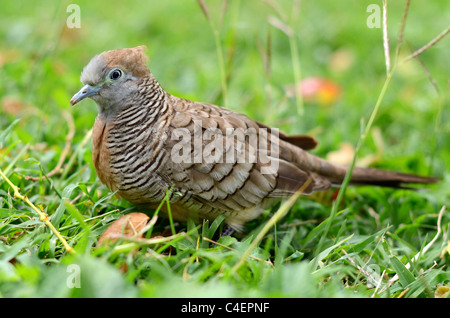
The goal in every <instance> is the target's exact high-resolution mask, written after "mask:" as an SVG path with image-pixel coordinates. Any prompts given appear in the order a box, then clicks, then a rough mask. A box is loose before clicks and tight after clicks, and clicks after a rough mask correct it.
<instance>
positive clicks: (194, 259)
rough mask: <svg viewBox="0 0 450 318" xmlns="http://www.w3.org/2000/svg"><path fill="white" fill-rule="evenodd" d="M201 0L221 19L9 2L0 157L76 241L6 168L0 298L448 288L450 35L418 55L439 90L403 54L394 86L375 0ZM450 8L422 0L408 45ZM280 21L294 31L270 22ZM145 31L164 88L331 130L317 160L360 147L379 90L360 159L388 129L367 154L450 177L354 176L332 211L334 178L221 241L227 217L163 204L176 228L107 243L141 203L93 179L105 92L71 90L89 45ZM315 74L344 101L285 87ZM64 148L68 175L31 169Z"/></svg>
mask: <svg viewBox="0 0 450 318" xmlns="http://www.w3.org/2000/svg"><path fill="white" fill-rule="evenodd" d="M205 2H206V4H207V6H208V12H209V17H210V20H209V21H208V20H207V18H206V16H205V14H204V12H203V11H202V10H201V8H200V6H199V5H198V3H197V2H196V1H184V2H183V4H182V5H181V4H180V2H179V1H173V0H170V1H148V2H145V3H143V2H137V1H127V2H123V1H108V2H99V3H97V2H96V3H92V2H88V1H81V2H79V5H80V8H81V28H80V29H67V28H66V27H65V22H66V19H67V17H68V13H66V8H67V5H68V4H69V3H62V4H56V3H55V2H54V1H40V2H39V3H38V2H25V1H7V2H5V3H4V4H2V10H1V13H0V39H2V40H1V42H0V67H1V71H0V83H2V85H0V114H1V115H0V169H1V171H2V172H3V173H4V174H5V175H6V176H7V177H8V178H9V179H10V180H11V182H12V183H13V184H14V185H16V186H17V187H19V188H20V193H21V194H22V195H26V196H27V197H28V198H29V200H30V202H32V204H34V205H35V206H36V207H38V208H40V209H42V211H43V212H45V213H46V214H48V216H49V219H50V222H51V223H52V224H53V226H54V227H55V228H56V230H57V231H59V232H60V233H61V234H62V235H63V237H64V238H65V240H67V243H68V244H69V245H70V246H71V247H73V248H74V251H75V253H70V252H68V251H67V250H66V249H65V248H64V246H63V244H62V243H61V241H60V240H59V239H58V238H57V237H56V236H55V235H54V234H53V232H52V231H51V230H50V229H49V227H48V226H46V225H45V224H44V223H43V222H42V220H40V218H39V216H38V215H37V213H36V212H35V211H34V210H33V209H32V208H31V207H30V205H28V204H27V203H25V202H24V201H23V200H20V199H18V198H14V192H13V190H12V188H11V186H10V185H9V184H8V183H7V182H5V181H4V180H3V179H0V296H2V297H37V296H38V297H113V296H119V297H127V296H128V297H411V298H415V297H434V294H435V292H436V290H437V289H438V288H439V287H440V286H448V285H449V281H450V273H449V270H448V266H449V264H450V255H449V249H450V247H449V243H448V242H449V234H450V231H449V213H448V209H449V207H450V174H449V172H448V163H449V162H450V150H449V149H450V138H449V136H450V125H449V122H450V121H449V119H450V118H449V112H448V109H447V108H448V107H446V106H448V104H449V94H448V87H449V82H448V81H449V77H448V74H450V64H449V63H448V52H449V47H450V40H449V37H445V38H443V39H442V40H440V41H439V42H438V43H437V44H436V45H434V46H433V47H431V48H429V49H428V50H426V51H425V52H424V53H423V54H421V55H420V60H421V61H422V63H423V65H425V66H426V68H427V70H428V71H429V73H430V74H431V77H432V78H433V81H435V83H436V86H434V85H433V84H432V82H431V81H430V78H429V76H428V75H427V73H426V72H425V70H424V68H423V67H422V66H421V64H420V63H419V61H418V60H417V59H414V60H411V61H408V62H405V63H400V64H398V65H397V67H396V69H395V72H394V73H393V76H392V79H391V80H390V82H389V85H388V86H387V90H386V92H385V93H383V94H382V87H383V83H384V82H385V80H386V67H385V59H384V52H383V38H382V30H381V28H380V29H369V28H368V27H367V26H366V19H367V17H368V15H369V14H370V13H367V12H366V8H367V6H368V5H369V4H370V3H378V2H375V1H356V0H354V1H347V2H345V5H344V4H343V3H342V2H339V1H332V0H327V1H320V3H319V2H316V1H301V4H300V11H299V12H298V14H297V15H296V16H295V15H292V10H291V8H292V5H293V4H292V2H291V1H266V2H260V1H229V3H228V5H227V6H226V11H224V8H225V7H224V6H223V2H222V1H205ZM271 4H272V5H271ZM379 5H380V8H381V7H382V3H381V1H380V2H379ZM403 9H404V2H400V1H395V2H392V3H391V2H389V4H388V32H389V33H388V34H389V38H390V48H391V51H390V52H391V60H392V63H394V56H395V55H394V54H395V47H396V44H397V38H398V34H399V31H400V27H401V21H402V15H403ZM449 9H450V6H449V4H448V1H444V0H442V1H430V2H415V1H413V2H412V3H411V7H410V10H409V12H408V17H407V20H406V26H405V33H404V43H403V46H402V48H401V50H400V57H401V58H404V57H406V56H407V55H409V54H410V53H411V52H412V51H414V50H416V49H419V48H420V47H422V46H423V45H425V44H426V43H428V42H429V41H431V40H432V39H433V38H434V37H435V36H437V35H438V34H439V33H441V32H442V31H443V30H445V29H446V28H447V27H448V17H447V16H446V15H445V14H444V13H445V12H448V10H449ZM271 17H272V20H270V21H272V22H273V17H275V18H276V19H277V20H278V21H279V22H281V23H282V24H284V25H285V26H287V27H288V28H290V29H291V30H292V34H289V33H288V34H286V32H283V30H281V29H280V28H279V27H276V26H274V25H273V23H272V24H271V23H269V19H270V18H271ZM424 21H427V22H426V23H424ZM215 30H216V31H217V32H215ZM142 44H145V45H147V46H148V54H149V56H150V62H149V66H150V69H151V71H152V73H153V74H154V75H155V77H156V78H157V79H158V80H159V81H160V83H161V85H162V86H163V87H164V88H165V89H166V90H167V91H168V92H170V93H172V94H174V95H178V96H182V97H185V98H190V99H193V100H197V101H203V102H210V103H215V104H219V105H223V106H226V107H228V108H231V109H234V110H237V111H239V112H242V113H245V114H247V115H248V116H250V117H252V118H254V119H256V120H259V121H262V122H265V123H266V124H268V125H272V126H275V127H279V128H280V129H281V130H283V131H285V132H287V133H311V134H313V135H314V137H316V138H317V139H318V140H319V142H320V144H319V146H318V148H317V149H316V150H314V151H313V152H314V153H315V154H317V155H320V156H323V157H325V156H326V155H327V154H328V153H329V152H331V151H335V150H337V149H339V145H340V144H341V143H342V142H349V143H351V144H353V145H355V146H356V144H357V142H358V140H359V139H360V137H361V134H362V128H363V127H361V122H363V124H364V125H367V122H368V119H369V116H370V114H371V112H372V111H373V109H374V106H375V104H376V102H377V100H378V99H379V98H380V97H381V100H380V104H379V108H378V111H377V113H376V116H375V117H374V121H373V126H372V127H371V128H372V129H371V130H370V131H369V133H368V134H367V138H366V139H365V140H364V142H363V143H362V144H361V148H360V153H359V157H365V156H367V155H370V154H373V153H376V152H377V151H378V150H379V149H378V144H377V142H376V139H375V138H374V137H373V135H372V134H371V132H373V131H374V128H377V129H379V131H380V133H381V139H382V141H383V145H384V146H383V151H382V152H381V158H379V159H378V160H377V161H375V162H373V164H372V166H374V167H380V168H385V169H393V170H399V171H405V172H413V173H418V174H432V175H436V176H438V177H440V178H441V182H440V183H439V184H437V185H434V186H430V187H427V188H428V189H427V190H424V191H408V190H392V189H383V188H377V187H360V188H352V187H348V188H347V189H346V191H345V195H344V196H343V197H342V201H341V202H340V203H339V205H336V206H335V208H334V210H333V211H334V212H335V213H334V214H333V217H330V214H331V211H332V209H333V204H334V203H335V202H336V192H335V191H329V192H325V193H320V194H316V195H314V196H312V197H307V198H300V199H299V200H297V202H296V203H295V204H294V205H293V206H292V207H291V208H290V212H289V213H287V214H286V216H284V217H283V218H282V219H281V220H280V221H279V222H277V223H276V225H275V226H274V227H270V228H268V227H266V228H264V226H265V224H266V223H267V221H268V220H269V219H270V218H271V217H272V216H273V215H274V214H275V213H276V212H277V210H278V207H274V208H273V209H272V210H271V211H267V212H266V213H265V214H264V215H262V216H261V217H259V218H258V219H256V220H254V221H252V222H250V223H249V224H247V225H246V229H245V232H244V233H242V234H236V235H234V236H233V237H229V236H226V237H222V238H220V239H217V236H218V233H219V232H220V230H221V228H222V226H223V224H222V220H217V221H215V222H212V223H209V222H206V223H204V224H200V225H198V224H194V223H193V222H188V223H178V222H176V223H175V224H173V223H172V222H170V221H169V220H168V219H166V218H164V216H163V215H160V216H159V217H158V221H157V222H156V224H155V225H154V227H153V228H152V229H151V232H152V233H159V232H163V231H165V232H168V233H171V229H172V228H173V227H174V228H175V230H176V231H177V233H179V235H177V236H174V237H173V239H172V240H170V241H169V242H160V243H155V242H154V241H152V240H151V239H150V238H148V237H147V236H146V237H145V238H144V239H143V240H140V241H136V240H134V241H133V240H129V241H121V242H117V243H116V244H114V245H112V246H109V247H98V246H97V240H98V238H99V236H100V235H101V234H102V233H103V231H104V230H105V229H106V228H107V227H108V226H109V225H110V224H111V223H112V222H113V221H114V220H115V219H117V218H119V217H120V216H122V215H123V214H125V213H128V212H132V211H140V210H138V209H137V208H135V207H133V206H132V205H131V204H129V203H127V202H126V201H122V200H119V199H117V198H115V197H114V196H113V195H112V193H111V192H110V191H109V190H108V189H107V188H106V187H105V186H104V185H102V184H101V183H100V182H99V180H98V178H97V176H96V173H95V170H94V167H93V165H92V159H91V144H90V140H89V131H90V129H91V127H92V125H93V122H94V119H95V116H96V106H95V105H94V102H92V101H90V100H89V101H84V102H83V103H81V104H79V105H77V106H76V107H74V108H73V109H72V108H70V104H69V100H70V98H71V96H72V95H73V94H74V93H75V92H77V91H78V89H79V88H80V87H81V83H80V82H79V75H80V72H81V70H82V68H83V67H84V65H86V64H87V62H88V61H89V60H90V58H92V56H94V55H95V54H98V53H100V52H102V51H104V50H109V49H115V48H120V47H133V46H137V45H142ZM336 52H341V53H342V52H343V53H344V56H346V58H347V59H348V62H349V64H348V66H347V68H345V69H342V70H338V69H336V67H335V66H336V64H333V63H332V61H333V59H334V58H336ZM293 56H294V57H295V56H298V58H299V60H294V61H293V60H292V57H293ZM264 61H266V64H265V63H264ZM265 66H266V67H265ZM313 76H317V77H323V78H327V79H330V80H331V81H333V82H335V83H337V84H338V85H339V86H340V87H341V94H340V96H339V98H338V100H336V101H335V102H333V103H332V104H331V105H327V106H326V105H321V104H320V103H317V102H311V101H308V100H303V99H302V98H301V97H297V98H295V97H294V98H286V97H285V96H286V87H287V86H289V85H292V84H293V83H294V82H295V80H296V78H297V79H298V78H299V77H302V78H307V77H313ZM225 101H226V105H224V103H225ZM17 119H18V121H17ZM72 124H73V127H72ZM71 127H72V128H71ZM364 127H365V126H364ZM71 132H74V135H73V138H68V142H66V140H67V136H68V135H70V133H71ZM69 137H70V136H69ZM66 143H67V144H68V145H69V148H68V153H67V156H65V157H64V161H63V163H62V166H61V169H60V171H57V173H55V174H53V175H52V176H51V177H48V178H45V177H44V178H42V179H41V180H40V181H33V180H29V179H27V178H25V176H34V177H39V176H43V175H44V174H47V173H49V172H50V171H52V170H53V169H54V168H55V166H57V164H58V161H59V159H60V157H61V155H62V154H63V153H64V148H65V146H66ZM443 206H447V210H444V211H443V213H442V219H441V222H440V228H441V231H440V232H439V233H438V227H437V225H438V216H439V212H440V211H441V209H442V208H443ZM146 212H147V213H148V214H149V215H150V217H151V216H152V215H153V211H146ZM263 229H264V231H265V230H266V229H268V231H267V233H266V234H265V235H264V236H259V237H258V234H259V233H261V231H263ZM435 237H436V239H435V240H434V238H435ZM215 241H217V244H215V243H214V242H215ZM430 243H431V244H430ZM445 249H447V252H445ZM247 255H248V257H247ZM73 264H75V265H78V266H79V269H80V273H81V276H80V281H79V283H80V286H81V288H69V287H70V283H73V282H76V280H72V278H73V276H70V275H71V274H73V273H74V272H73V267H71V266H70V265H73ZM408 264H409V265H408ZM68 281H69V285H68V284H67V282H68Z"/></svg>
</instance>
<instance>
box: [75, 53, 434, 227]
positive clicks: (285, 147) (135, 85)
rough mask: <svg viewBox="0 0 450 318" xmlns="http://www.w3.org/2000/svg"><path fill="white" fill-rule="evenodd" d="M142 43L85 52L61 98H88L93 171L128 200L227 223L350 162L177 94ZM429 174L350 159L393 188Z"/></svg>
mask: <svg viewBox="0 0 450 318" xmlns="http://www.w3.org/2000/svg"><path fill="white" fill-rule="evenodd" d="M146 49H147V48H146V46H144V45H141V46H138V47H133V48H120V49H115V50H110V51H105V52H102V53H100V54H98V55H96V56H94V57H93V58H92V59H91V60H90V61H89V63H88V64H87V65H86V66H85V67H84V69H83V71H82V73H81V77H80V80H81V82H82V84H83V85H84V86H83V87H82V88H81V89H80V91H79V92H77V93H76V94H75V95H74V96H73V97H72V99H71V100H70V104H71V105H72V106H74V105H75V104H77V103H79V102H80V101H81V100H83V99H85V98H90V99H92V100H94V101H95V103H96V104H97V108H98V115H97V117H96V119H95V123H94V126H93V130H92V131H93V132H92V161H93V165H94V167H95V170H96V172H97V175H98V177H99V179H100V181H101V182H102V183H103V184H105V185H106V186H107V187H108V188H109V189H110V190H111V191H113V192H115V193H116V196H118V197H119V198H123V199H125V200H127V201H129V202H131V203H132V204H134V205H139V206H141V205H144V206H149V207H150V206H155V205H158V204H159V203H160V202H162V201H163V200H165V199H167V197H166V196H168V200H169V202H170V209H171V211H170V213H171V215H172V217H173V219H175V220H178V221H186V220H187V219H189V218H192V219H194V220H197V221H199V220H211V221H212V220H215V219H216V218H217V217H218V216H220V215H223V216H224V217H225V218H224V220H225V224H226V225H227V226H228V227H230V228H231V229H232V230H235V231H239V232H241V231H243V229H244V225H245V224H246V223H247V222H249V221H251V220H253V219H255V218H257V217H258V216H260V215H261V214H262V213H263V212H264V211H266V210H267V209H269V208H270V207H272V206H273V205H275V204H276V203H277V202H280V200H283V199H286V198H289V197H291V196H292V195H294V194H295V193H296V192H297V191H301V192H302V195H310V194H312V193H314V192H316V191H324V190H328V189H330V188H332V187H339V186H340V185H341V184H342V182H343V180H344V178H345V176H346V174H347V171H348V169H349V167H348V166H345V165H341V164H337V163H332V162H329V161H327V160H325V159H322V158H320V157H319V156H316V155H314V154H312V153H311V152H310V151H309V150H311V149H314V148H315V147H316V146H317V144H318V142H317V141H316V139H315V138H313V137H310V136H308V135H288V134H286V133H284V132H281V131H279V130H278V129H277V128H274V127H270V126H267V125H265V124H263V123H260V122H258V121H256V120H253V119H251V118H249V117H248V116H246V115H245V114H241V113H239V112H236V111H233V110H230V109H227V108H224V107H220V106H216V105H212V104H208V103H203V102H196V101H191V100H188V99H185V98H181V97H176V96H174V95H171V94H170V93H168V92H166V91H165V90H164V89H163V88H162V86H161V85H160V84H159V83H158V81H157V80H156V78H155V77H154V76H153V74H152V73H151V72H150V70H149V68H148V67H147V61H148V57H147V55H146ZM435 182H437V178H435V177H431V176H419V175H415V174H409V173H401V172H396V171H388V170H381V169H376V168H361V167H354V169H353V171H352V174H351V179H350V184H351V185H374V186H385V187H392V188H402V187H406V185H408V184H410V183H418V184H429V183H435Z"/></svg>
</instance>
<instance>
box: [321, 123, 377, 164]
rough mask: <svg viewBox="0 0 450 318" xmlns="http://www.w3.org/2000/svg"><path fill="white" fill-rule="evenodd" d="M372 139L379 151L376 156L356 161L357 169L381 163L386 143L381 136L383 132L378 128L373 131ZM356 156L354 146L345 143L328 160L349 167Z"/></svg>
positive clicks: (329, 154)
mask: <svg viewBox="0 0 450 318" xmlns="http://www.w3.org/2000/svg"><path fill="white" fill-rule="evenodd" d="M372 137H373V139H374V142H375V145H376V147H377V151H376V152H375V153H374V154H368V155H366V156H365V157H362V158H358V159H357V161H356V166H357V167H364V168H367V167H369V166H371V165H373V164H374V163H376V162H378V161H380V160H381V158H382V157H383V152H384V142H383V137H382V136H381V130H380V129H379V128H378V127H374V128H373V129H372ZM354 155H355V148H354V147H353V145H352V144H350V143H348V142H343V143H341V144H340V146H339V149H338V150H335V151H331V152H329V153H328V154H327V160H329V161H331V162H334V163H339V164H343V165H349V164H351V162H352V161H353V156H354Z"/></svg>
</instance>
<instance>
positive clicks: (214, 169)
mask: <svg viewBox="0 0 450 318" xmlns="http://www.w3.org/2000/svg"><path fill="white" fill-rule="evenodd" d="M171 102H172V104H173V105H174V111H175V112H174V116H173V119H172V122H171V135H172V136H174V134H175V135H177V136H186V135H187V136H188V138H187V139H186V140H184V142H185V144H186V145H187V149H188V150H189V154H190V156H189V158H188V159H189V160H187V162H180V163H177V164H174V165H173V168H172V171H171V174H172V179H173V181H174V183H175V186H176V187H178V188H179V189H182V190H184V191H188V192H189V193H190V194H193V195H195V197H196V198H199V199H200V200H204V201H205V202H206V204H209V205H213V206H215V207H218V208H223V209H226V210H234V211H240V210H243V209H247V208H252V207H254V206H255V205H259V204H261V203H262V201H263V200H264V199H265V198H270V197H284V196H288V195H291V194H293V193H295V192H296V191H297V190H298V189H299V188H300V187H301V186H302V185H303V184H304V183H305V182H306V180H307V179H308V178H311V179H312V182H311V184H310V185H309V186H308V187H307V188H306V189H304V192H305V193H309V192H311V191H312V190H313V189H315V186H314V185H315V184H317V182H316V179H318V181H319V182H321V181H322V180H321V178H317V176H316V175H314V174H312V173H310V172H308V171H303V170H301V169H300V168H298V167H296V166H295V165H293V164H292V163H290V162H289V161H287V160H284V159H282V158H280V156H276V155H275V156H274V155H273V154H272V153H271V150H272V148H271V147H272V146H274V145H277V146H280V145H281V144H283V147H284V144H285V143H284V142H283V143H280V140H279V139H278V137H276V138H272V135H271V133H270V131H269V132H267V133H266V134H261V133H260V128H265V127H261V126H260V125H258V123H257V122H255V121H253V120H251V119H249V118H248V117H247V116H245V115H242V114H238V113H235V112H233V111H231V110H227V109H224V108H221V107H218V106H214V105H209V104H203V103H197V102H192V101H189V100H185V99H180V98H175V97H173V100H172V101H171ZM238 131H240V132H243V133H244V134H245V138H246V139H245V141H244V142H242V139H240V140H239V138H238V137H236V134H238ZM213 132H216V133H218V135H220V138H222V139H221V140H219V139H220V138H218V139H216V136H217V135H215V134H214V133H213ZM230 132H234V133H235V134H234V135H233V134H231V135H230ZM210 133H211V134H210ZM213 135H214V137H211V136H213ZM202 136H203V138H202ZM205 136H206V138H205ZM196 137H197V138H200V139H196ZM169 139H171V141H170V142H171V145H170V146H169V148H171V149H172V151H173V150H177V151H178V152H177V151H175V156H174V158H175V157H176V156H177V155H180V156H181V155H185V154H186V153H183V154H181V152H180V151H179V150H180V149H182V147H181V144H180V143H182V142H183V140H182V139H183V137H181V138H179V139H177V138H175V140H173V138H169ZM255 139H256V142H255ZM215 142H217V144H214V143H215ZM264 145H266V147H264ZM217 146H222V149H224V150H223V152H222V153H221V154H218V153H216V152H215V153H214V154H215V155H216V154H217V156H216V157H214V156H210V157H209V159H210V160H207V159H206V157H207V156H205V154H206V155H208V154H210V153H211V151H210V150H211V149H213V148H215V147H216V148H215V149H217ZM294 147H295V146H294ZM264 148H265V149H264ZM284 150H285V149H283V148H282V147H281V149H279V151H281V152H282V151H284ZM195 151H197V153H196V152H195ZM196 154H197V155H199V154H200V157H196ZM233 155H234V156H233ZM243 155H245V158H244V160H242V158H243V157H242V156H243ZM172 156H173V154H172ZM240 156H241V157H240ZM175 159H176V158H175ZM196 159H197V160H196ZM319 179H320V180H319Z"/></svg>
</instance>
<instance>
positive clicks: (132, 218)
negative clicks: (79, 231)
mask: <svg viewBox="0 0 450 318" xmlns="http://www.w3.org/2000/svg"><path fill="white" fill-rule="evenodd" d="M149 219H150V218H149V216H148V215H147V214H144V213H140V212H134V213H129V214H127V215H124V216H122V217H120V218H119V219H117V220H115V221H114V222H113V223H112V224H111V225H110V226H109V227H108V228H107V229H106V230H105V232H103V233H102V235H100V238H99V239H98V245H99V246H100V245H104V244H105V242H106V241H110V242H113V241H115V240H117V239H118V238H121V237H127V236H128V237H134V238H142V237H143V235H144V233H140V232H141V231H142V230H143V229H144V228H145V226H146V225H147V223H148V221H149Z"/></svg>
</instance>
